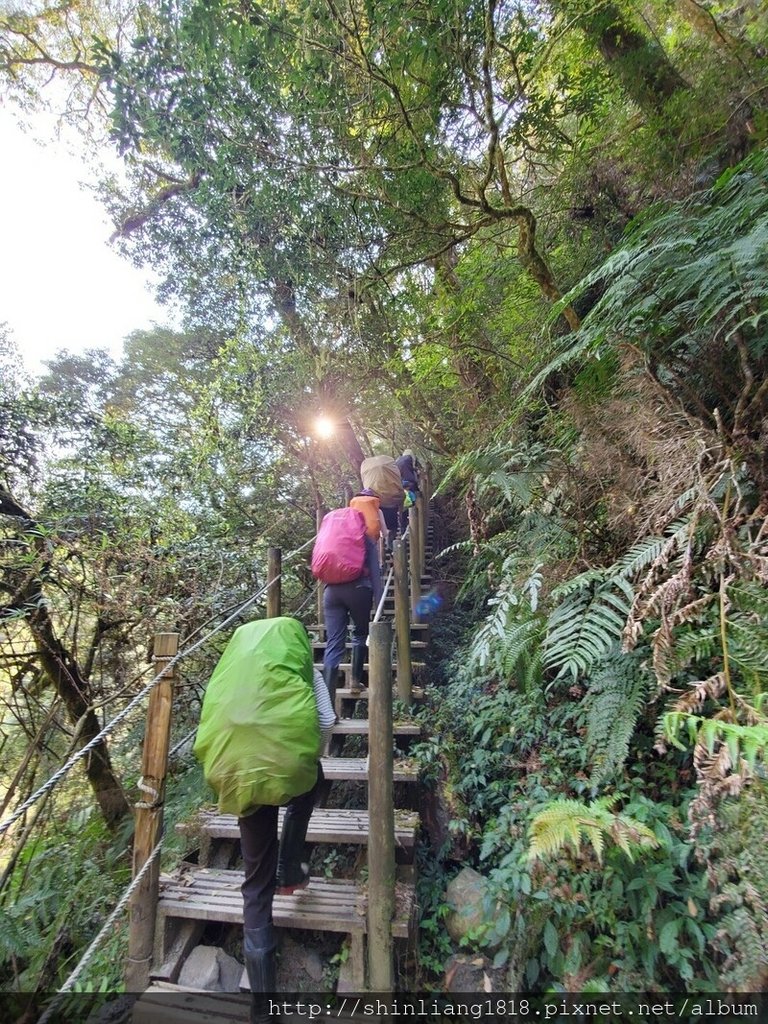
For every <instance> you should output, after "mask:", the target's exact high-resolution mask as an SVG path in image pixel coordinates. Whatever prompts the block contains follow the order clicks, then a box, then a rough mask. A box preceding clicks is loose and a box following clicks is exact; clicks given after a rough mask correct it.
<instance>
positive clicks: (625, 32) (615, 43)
mask: <svg viewBox="0 0 768 1024" xmlns="http://www.w3.org/2000/svg"><path fill="white" fill-rule="evenodd" d="M558 6H559V7H560V8H561V9H562V10H563V11H565V13H566V14H568V15H569V16H571V17H576V18H578V24H579V25H580V27H581V28H582V29H583V31H584V32H585V33H586V34H587V36H588V37H589V38H590V39H591V40H592V42H593V43H594V44H595V46H597V48H598V50H599V51H600V53H601V54H602V55H603V57H604V59H605V61H606V63H607V65H608V67H609V69H610V71H611V74H613V75H614V76H615V77H616V78H617V79H618V81H619V84H620V85H621V87H622V88H623V89H624V91H625V92H626V94H627V95H628V96H629V98H630V99H631V100H633V101H634V102H635V103H636V104H637V106H638V107H640V109H641V110H644V111H645V112H647V113H651V114H659V113H661V112H662V110H663V108H664V104H665V103H666V102H667V100H668V99H669V98H670V97H671V96H673V95H674V94H675V93H676V92H677V91H678V90H680V89H685V88H686V82H685V79H683V78H682V76H681V75H679V74H678V72H677V71H676V70H675V68H674V67H673V66H672V64H671V63H670V62H669V60H668V59H667V55H666V54H665V53H664V51H663V50H662V48H661V46H659V44H658V43H657V42H656V41H655V40H654V39H652V38H651V37H650V36H648V35H645V33H643V32H641V31H640V30H639V29H637V28H635V26H634V25H632V24H631V23H630V22H629V21H628V20H627V18H626V17H625V15H624V13H623V12H622V11H621V9H620V8H619V7H618V6H617V5H616V4H613V3H604V4H594V5H590V4H587V5H584V6H582V4H581V3H575V2H573V0H560V2H559V3H558Z"/></svg>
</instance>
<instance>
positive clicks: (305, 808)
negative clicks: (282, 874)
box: [238, 762, 323, 928]
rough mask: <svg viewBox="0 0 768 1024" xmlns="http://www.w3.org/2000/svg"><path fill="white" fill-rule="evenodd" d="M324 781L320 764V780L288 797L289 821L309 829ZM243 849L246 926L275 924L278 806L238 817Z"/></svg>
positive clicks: (264, 807) (318, 770)
mask: <svg viewBox="0 0 768 1024" xmlns="http://www.w3.org/2000/svg"><path fill="white" fill-rule="evenodd" d="M322 782H323V769H322V767H321V766H320V762H318V764H317V781H316V782H315V784H314V786H313V787H312V789H310V790H309V791H308V792H306V793H302V794H301V795H300V796H295V797H294V798H293V799H292V800H289V801H288V803H287V804H286V808H285V817H286V820H287V819H288V818H289V817H290V818H293V819H294V820H296V821H300V822H301V823H302V824H303V826H304V829H305V831H306V827H307V825H308V824H309V819H310V817H311V816H312V808H313V807H314V806H315V795H316V794H317V792H318V790H319V788H320V786H321V784H322ZM238 824H239V826H240V848H241V850H242V854H243V865H244V867H245V881H244V882H243V885H242V890H241V891H242V893H243V926H244V927H245V928H263V927H264V925H267V924H271V923H272V899H273V897H274V895H275V875H276V873H277V853H278V849H279V842H278V838H277V807H270V806H267V805H266V804H265V805H264V806H263V807H259V809H258V810H256V811H254V812H253V814H249V815H248V816H247V817H246V818H238Z"/></svg>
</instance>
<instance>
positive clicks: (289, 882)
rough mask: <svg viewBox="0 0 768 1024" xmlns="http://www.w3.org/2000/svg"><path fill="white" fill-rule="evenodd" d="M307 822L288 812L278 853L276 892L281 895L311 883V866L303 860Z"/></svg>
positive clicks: (284, 820) (286, 894) (288, 893)
mask: <svg viewBox="0 0 768 1024" xmlns="http://www.w3.org/2000/svg"><path fill="white" fill-rule="evenodd" d="M307 824H308V822H307V821H303V820H301V818H298V817H297V816H296V815H293V814H289V813H288V812H286V815H285V818H284V819H283V832H282V835H281V836H280V849H279V851H278V854H277V876H276V880H275V881H276V888H275V892H276V893H277V894H278V895H279V896H290V894H291V893H292V892H295V891H296V890H297V889H306V887H307V886H308V885H309V867H308V866H307V865H306V864H304V863H302V860H301V856H302V854H303V853H304V843H305V841H306V838H307Z"/></svg>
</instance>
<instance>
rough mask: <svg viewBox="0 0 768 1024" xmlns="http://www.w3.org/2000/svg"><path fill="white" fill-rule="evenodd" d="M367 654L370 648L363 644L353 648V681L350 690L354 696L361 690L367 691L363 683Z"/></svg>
mask: <svg viewBox="0 0 768 1024" xmlns="http://www.w3.org/2000/svg"><path fill="white" fill-rule="evenodd" d="M367 653H368V648H367V647H365V646H363V645H362V644H361V645H360V646H358V647H353V648H352V681H351V682H350V684H349V689H350V691H351V693H352V695H353V696H357V694H359V693H360V691H361V690H364V689H366V686H365V683H364V682H363V665H365V656H366V654H367Z"/></svg>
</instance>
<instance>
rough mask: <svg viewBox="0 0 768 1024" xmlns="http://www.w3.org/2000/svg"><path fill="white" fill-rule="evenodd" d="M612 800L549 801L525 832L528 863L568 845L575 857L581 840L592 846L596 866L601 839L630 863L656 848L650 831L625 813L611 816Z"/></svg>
mask: <svg viewBox="0 0 768 1024" xmlns="http://www.w3.org/2000/svg"><path fill="white" fill-rule="evenodd" d="M614 803H615V797H611V798H603V799H600V800H593V801H592V803H590V804H583V803H581V802H580V801H579V800H553V801H551V802H550V803H549V804H547V806H546V807H544V808H543V810H541V811H539V813H538V814H537V815H536V817H535V818H534V819H533V821H532V822H531V825H530V829H529V839H530V841H529V846H528V858H529V860H536V859H537V858H542V859H543V858H546V857H551V856H553V855H555V854H557V853H559V852H560V851H561V850H562V849H563V847H565V846H566V845H568V844H570V845H571V846H572V847H573V849H574V852H575V853H576V854H577V855H578V854H579V853H580V851H581V843H582V839H586V840H588V841H589V843H590V844H591V845H592V848H593V849H594V851H595V855H596V856H597V859H598V861H599V862H600V863H602V860H603V851H604V849H605V840H606V839H611V840H612V841H613V842H614V843H616V845H617V846H619V848H620V849H621V850H623V852H624V853H626V855H627V856H628V857H629V859H630V860H633V859H634V856H635V854H636V853H638V852H641V851H644V850H647V849H651V848H654V847H657V846H658V845H659V842H658V840H657V839H656V836H655V835H654V834H653V832H652V831H651V829H650V828H648V827H647V826H646V825H643V824H642V823H641V822H639V821H636V820H635V819H634V818H632V817H630V816H629V815H627V814H615V813H612V811H611V807H612V806H613V804H614Z"/></svg>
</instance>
